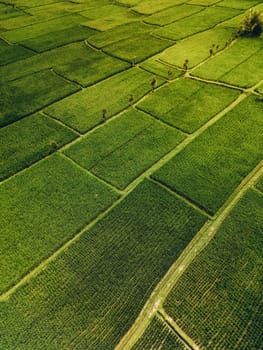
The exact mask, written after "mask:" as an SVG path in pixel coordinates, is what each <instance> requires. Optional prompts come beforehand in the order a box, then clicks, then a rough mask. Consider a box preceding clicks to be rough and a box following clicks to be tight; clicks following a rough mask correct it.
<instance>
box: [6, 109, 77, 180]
mask: <svg viewBox="0 0 263 350" xmlns="http://www.w3.org/2000/svg"><path fill="white" fill-rule="evenodd" d="M76 136H77V135H76V133H75V132H73V131H72V130H69V129H67V128H66V127H64V126H63V125H61V124H58V123H57V122H55V121H54V120H52V119H50V118H48V117H46V116H44V115H42V114H40V113H39V114H35V115H32V116H29V117H27V118H23V119H22V120H20V121H17V122H16V123H13V124H11V125H8V126H6V127H4V128H1V129H0V155H1V156H0V180H3V179H4V178H6V177H9V176H11V175H13V174H15V173H16V172H18V171H20V170H22V169H23V168H25V167H27V166H29V165H30V164H32V163H34V162H36V161H38V160H40V159H41V158H43V157H44V156H46V155H48V154H51V153H53V152H54V151H56V149H57V148H59V147H61V146H63V145H64V144H66V143H68V142H70V141H72V140H73V139H74V138H75V137H76Z"/></svg>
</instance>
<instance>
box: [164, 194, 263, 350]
mask: <svg viewBox="0 0 263 350" xmlns="http://www.w3.org/2000/svg"><path fill="white" fill-rule="evenodd" d="M262 218H263V195H261V194H259V193H256V192H255V191H253V190H251V191H249V192H248V193H247V194H246V195H245V197H244V198H243V199H241V201H240V202H239V204H238V205H237V206H236V207H235V208H234V210H233V211H232V213H231V214H230V215H229V217H228V218H227V219H226V220H225V222H224V223H223V225H222V226H221V228H220V229H219V231H218V232H217V233H216V236H215V238H214V239H213V240H212V241H211V242H210V243H209V245H208V246H207V247H206V248H205V250H204V251H203V252H202V253H201V254H200V255H199V256H197V257H196V258H195V260H194V261H193V262H192V263H191V265H190V266H189V267H188V269H187V270H186V272H184V273H183V275H182V276H181V277H180V279H179V281H178V282H177V283H176V285H175V287H174V288H173V290H172V291H171V293H170V295H169V296H168V298H167V300H166V302H165V304H164V307H165V309H166V311H167V312H168V313H169V314H170V316H172V317H173V319H174V320H176V322H177V324H178V325H179V326H180V327H181V328H182V329H183V331H184V332H186V333H187V334H188V336H190V337H191V338H192V339H193V340H194V341H195V343H196V344H198V345H199V346H200V348H201V349H207V350H214V349H220V350H221V349H222V350H225V349H242V350H251V349H262V332H261V330H262V322H263V313H262V297H263V291H262V263H263V260H262V248H263V241H262V234H261V233H262V230H263V220H262Z"/></svg>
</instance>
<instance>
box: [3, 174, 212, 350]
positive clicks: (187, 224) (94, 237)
mask: <svg viewBox="0 0 263 350" xmlns="http://www.w3.org/2000/svg"><path fill="white" fill-rule="evenodd" d="M69 178H71V176H70V175H69ZM78 199H79V197H78ZM73 207H74V206H73ZM84 207H85V206H84ZM76 209H77V208H76ZM82 210H83V209H82ZM57 216H58V217H59V215H57ZM72 217H74V215H72ZM205 220H206V217H204V216H203V215H202V214H200V213H199V212H197V211H196V210H195V209H193V208H192V207H190V206H188V205H187V204H186V203H185V202H183V201H181V200H180V199H178V198H177V197H176V196H174V195H173V194H171V193H169V192H167V191H166V190H164V189H162V188H161V187H159V186H158V185H156V184H154V183H152V182H151V181H148V180H147V181H145V182H143V183H142V184H141V185H139V186H138V187H137V188H136V189H135V191H134V192H132V193H131V194H129V196H128V197H126V199H125V200H124V201H122V202H121V203H120V204H119V205H118V206H117V207H115V208H114V209H113V210H111V212H110V213H109V214H108V215H107V216H106V217H105V218H104V219H103V220H100V221H99V222H98V223H97V224H96V225H95V226H94V227H93V228H92V229H91V230H90V231H88V232H86V233H84V234H83V235H82V236H81V238H80V239H79V240H78V241H77V242H75V244H74V245H72V246H71V247H70V248H69V249H67V250H66V251H64V252H63V253H62V254H61V255H60V256H59V257H58V258H57V259H56V260H55V261H53V262H52V263H51V264H49V265H48V266H47V267H46V269H45V270H43V271H42V272H41V273H40V274H39V275H38V276H36V277H35V278H34V279H32V280H31V281H30V283H28V284H25V285H24V286H23V287H21V288H20V289H19V290H17V291H16V292H15V294H13V295H12V296H11V297H10V298H9V299H8V300H7V301H5V302H2V303H0V308H1V315H2V316H3V317H2V318H1V321H0V328H1V334H2V337H1V340H0V347H2V348H3V347H4V349H5V350H10V349H15V348H16V349H17V348H19V349H20V350H22V349H26V350H30V349H36V348H38V349H40V348H41V347H42V348H45V347H48V349H50V350H51V349H58V348H59V349H61V350H62V349H69V348H72V349H105V350H106V349H113V348H115V346H116V345H117V343H118V342H119V341H120V339H121V337H122V336H123V335H124V334H125V332H126V331H127V330H128V329H129V328H130V326H131V325H132V323H133V322H134V320H135V318H136V317H137V316H138V313H139V312H140V310H141V308H142V307H143V305H144V303H145V302H146V300H147V298H148V297H149V296H150V294H151V292H152V291H153V288H154V287H155V286H156V284H157V283H158V281H159V280H160V278H161V277H162V276H163V275H164V274H165V273H166V271H167V270H168V268H169V267H170V266H171V264H172V263H173V261H174V260H175V259H176V258H177V257H178V255H179V254H180V253H181V251H182V250H183V249H184V248H185V246H186V245H187V244H188V242H189V241H190V240H191V239H192V237H193V236H194V234H195V233H196V231H198V230H199V229H200V227H201V226H202V225H203V224H204V222H205ZM63 228H64V227H63ZM62 325H63V327H62Z"/></svg>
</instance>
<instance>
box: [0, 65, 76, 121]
mask: <svg viewBox="0 0 263 350" xmlns="http://www.w3.org/2000/svg"><path fill="white" fill-rule="evenodd" d="M36 86H37V89H36ZM0 89H1V95H0V105H1V110H0V126H2V125H7V124H9V123H11V122H13V121H16V120H18V119H20V118H22V117H23V116H25V115H27V114H30V113H33V112H35V111H37V110H39V109H41V108H43V107H45V106H46V105H49V104H51V103H52V102H55V101H57V100H60V99H61V98H63V97H65V96H67V95H70V94H72V93H73V92H75V91H78V90H79V88H78V87H76V86H75V85H74V84H73V83H70V82H67V81H65V80H64V79H62V78H60V77H58V76H57V75H55V74H54V73H53V72H51V71H49V70H44V71H41V72H38V73H35V74H32V75H28V76H26V77H24V78H21V79H17V80H14V81H11V82H8V83H6V84H1V85H0Z"/></svg>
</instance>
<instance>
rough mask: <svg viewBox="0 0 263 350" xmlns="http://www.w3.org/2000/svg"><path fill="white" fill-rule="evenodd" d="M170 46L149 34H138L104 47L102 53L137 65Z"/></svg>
mask: <svg viewBox="0 0 263 350" xmlns="http://www.w3.org/2000/svg"><path fill="white" fill-rule="evenodd" d="M172 44H173V43H172V42H171V41H168V40H165V39H159V38H155V37H154V36H152V35H150V34H140V35H134V36H133V37H131V38H128V39H124V40H121V41H118V42H116V43H113V44H111V45H109V46H105V47H104V48H103V51H104V52H106V53H109V54H111V55H113V56H116V57H119V58H121V59H124V60H126V61H129V62H133V63H138V62H141V61H143V60H145V59H146V58H148V57H150V56H152V55H154V54H156V53H158V52H160V51H162V50H164V49H165V48H167V47H168V46H171V45H172Z"/></svg>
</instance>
